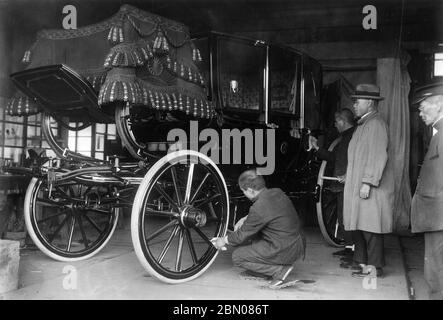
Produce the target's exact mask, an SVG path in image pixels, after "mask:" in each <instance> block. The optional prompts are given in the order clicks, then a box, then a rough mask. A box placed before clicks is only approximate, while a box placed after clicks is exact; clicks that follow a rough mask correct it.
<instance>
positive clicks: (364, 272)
mask: <svg viewBox="0 0 443 320" xmlns="http://www.w3.org/2000/svg"><path fill="white" fill-rule="evenodd" d="M376 274H377V278H382V277H383V269H382V268H377V272H376ZM368 276H371V272H370V271H367V270H363V269H361V270H360V271H357V272H353V273H352V277H354V278H365V277H368Z"/></svg>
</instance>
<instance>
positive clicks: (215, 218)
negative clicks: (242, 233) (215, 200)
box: [208, 201, 219, 221]
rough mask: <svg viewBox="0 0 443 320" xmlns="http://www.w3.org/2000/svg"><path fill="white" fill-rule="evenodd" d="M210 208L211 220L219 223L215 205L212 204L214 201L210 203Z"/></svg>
mask: <svg viewBox="0 0 443 320" xmlns="http://www.w3.org/2000/svg"><path fill="white" fill-rule="evenodd" d="M208 207H209V213H210V215H211V218H212V219H214V220H217V221H218V220H219V218H218V217H217V214H216V213H215V210H214V205H213V204H212V201H211V202H209V204H208Z"/></svg>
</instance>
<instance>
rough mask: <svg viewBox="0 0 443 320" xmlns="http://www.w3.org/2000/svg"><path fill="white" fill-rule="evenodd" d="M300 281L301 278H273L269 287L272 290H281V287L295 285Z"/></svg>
mask: <svg viewBox="0 0 443 320" xmlns="http://www.w3.org/2000/svg"><path fill="white" fill-rule="evenodd" d="M298 282H300V280H290V279H285V280H282V279H275V280H273V281H272V282H271V283H270V284H269V286H268V287H269V289H272V290H279V289H283V288H286V287H290V286H293V285H294V284H296V283H298Z"/></svg>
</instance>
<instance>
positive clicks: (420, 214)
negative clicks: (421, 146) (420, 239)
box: [411, 82, 443, 300]
mask: <svg viewBox="0 0 443 320" xmlns="http://www.w3.org/2000/svg"><path fill="white" fill-rule="evenodd" d="M413 103H414V104H418V103H420V107H419V110H420V117H421V118H422V120H423V122H424V123H425V124H426V125H428V126H429V125H431V126H432V127H433V129H434V131H435V130H436V131H437V132H436V133H435V134H434V136H433V137H432V138H431V142H430V144H429V148H428V151H427V153H426V155H425V158H424V160H423V164H422V167H421V170H420V175H419V178H418V182H417V188H416V190H415V194H414V197H413V198H412V203H411V228H412V232H424V238H425V259H424V260H425V261H424V276H425V280H426V282H427V284H428V287H429V298H430V299H436V300H443V82H440V83H435V84H431V85H427V86H424V87H422V88H419V89H417V91H416V92H415V95H414V101H413Z"/></svg>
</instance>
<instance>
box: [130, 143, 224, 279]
mask: <svg viewBox="0 0 443 320" xmlns="http://www.w3.org/2000/svg"><path fill="white" fill-rule="evenodd" d="M228 221H229V198H228V190H227V187H226V183H225V180H224V178H223V176H222V174H221V172H220V170H219V169H218V167H217V166H216V165H215V164H214V162H212V161H211V160H210V159H209V158H208V157H206V156H205V155H203V154H201V153H199V152H196V151H191V150H181V151H176V152H173V153H170V154H168V155H166V156H164V157H163V158H161V159H160V160H159V161H157V162H156V163H155V164H154V165H153V166H152V168H151V169H150V170H149V171H148V173H147V174H146V176H145V177H144V179H143V181H142V183H141V184H140V187H139V188H138V191H137V194H136V196H135V200H134V205H133V207H132V216H131V234H132V242H133V244H134V249H135V253H136V254H137V257H138V259H139V260H140V262H141V264H142V265H143V267H144V268H145V269H146V270H147V271H148V272H149V273H150V274H151V275H152V276H154V277H156V278H157V279H159V280H161V281H163V282H167V283H181V282H185V281H189V280H192V279H195V278H196V277H198V276H200V275H201V274H202V273H204V272H205V271H206V269H208V268H209V266H210V265H211V264H212V262H213V261H214V259H215V258H216V256H217V253H218V251H217V250H216V249H215V248H214V246H213V245H212V243H211V242H210V240H211V238H213V237H221V236H224V235H225V234H226V230H227V226H228Z"/></svg>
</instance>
